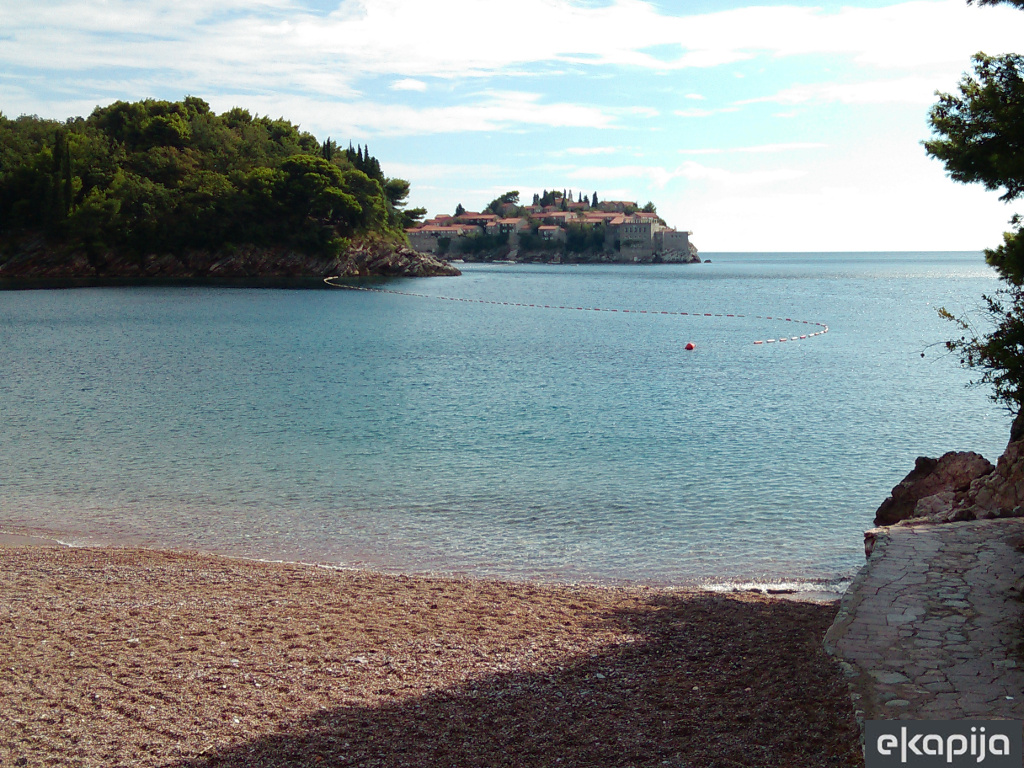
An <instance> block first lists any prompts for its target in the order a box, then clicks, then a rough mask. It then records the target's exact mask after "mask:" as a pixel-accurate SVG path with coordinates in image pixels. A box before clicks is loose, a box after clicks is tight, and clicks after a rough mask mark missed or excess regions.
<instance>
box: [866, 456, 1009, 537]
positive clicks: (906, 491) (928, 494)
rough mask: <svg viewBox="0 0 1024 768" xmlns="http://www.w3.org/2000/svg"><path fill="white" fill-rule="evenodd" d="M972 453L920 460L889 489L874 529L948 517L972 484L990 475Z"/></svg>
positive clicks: (983, 461)
mask: <svg viewBox="0 0 1024 768" xmlns="http://www.w3.org/2000/svg"><path fill="white" fill-rule="evenodd" d="M993 469H994V468H993V466H992V463H991V462H990V461H988V460H987V459H986V458H985V457H983V456H981V455H980V454H977V453H973V452H953V451H951V452H949V453H947V454H945V455H943V456H942V457H941V458H938V459H930V458H928V457H926V456H921V457H919V458H918V459H917V461H916V462H915V464H914V469H913V471H912V472H911V473H910V474H908V475H907V476H906V477H905V478H903V480H902V481H901V482H900V483H899V484H898V485H897V486H896V487H895V488H893V489H892V493H891V494H890V495H889V498H887V499H886V500H885V501H883V502H882V505H881V506H880V507H879V508H878V511H877V512H876V513H875V525H894V524H895V523H898V522H900V521H901V520H906V519H907V518H911V517H924V516H930V515H936V514H948V513H950V512H951V511H952V510H954V509H956V508H958V507H960V506H961V505H962V504H963V503H964V502H965V501H966V500H967V499H968V497H969V495H970V491H971V488H972V487H973V485H974V483H975V482H976V481H978V480H980V479H982V478H984V477H986V476H988V475H989V474H991V473H992V471H993Z"/></svg>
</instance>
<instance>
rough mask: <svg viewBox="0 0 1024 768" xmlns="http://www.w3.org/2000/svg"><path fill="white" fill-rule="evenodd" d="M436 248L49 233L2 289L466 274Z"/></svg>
mask: <svg viewBox="0 0 1024 768" xmlns="http://www.w3.org/2000/svg"><path fill="white" fill-rule="evenodd" d="M459 274H461V273H460V272H459V270H458V269H456V268H455V267H453V266H452V265H451V264H448V263H446V262H443V261H441V260H439V259H437V258H435V257H433V256H431V255H429V254H425V253H419V252H418V251H414V250H412V249H411V248H407V247H403V246H401V245H396V244H393V243H387V242H383V241H380V242H370V243H356V244H354V245H353V246H352V247H351V248H349V250H348V251H346V252H345V253H343V254H341V255H340V256H339V257H337V258H325V257H322V256H311V255H309V254H305V253H301V252H298V251H294V250H290V249H287V248H269V247H257V246H241V247H232V246H228V247H226V248H224V249H222V250H219V251H216V252H211V251H200V250H194V251H185V252H183V253H174V254H172V253H161V252H154V253H148V254H142V255H135V254H125V253H121V252H117V251H112V250H105V251H100V252H92V253H85V252H81V251H70V252H69V251H67V250H62V249H60V248H58V247H54V246H52V245H50V244H49V243H47V242H45V241H44V240H42V239H36V240H30V241H26V242H23V243H21V244H20V245H19V246H18V247H17V248H16V249H14V250H13V251H8V252H7V253H4V254H3V255H0V288H22V287H24V288H35V287H70V286H76V285H122V284H132V283H147V282H199V283H203V282H214V283H228V284H230V283H239V284H253V285H277V284H281V285H310V286H318V285H320V284H321V283H322V281H323V278H325V277H330V276H335V275H340V276H345V277H368V276H374V275H384V276H404V277H429V276H442V275H451V276H454V275H459Z"/></svg>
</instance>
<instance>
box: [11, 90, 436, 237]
mask: <svg viewBox="0 0 1024 768" xmlns="http://www.w3.org/2000/svg"><path fill="white" fill-rule="evenodd" d="M408 196H409V183H408V182H407V181H405V180H403V179H389V178H386V177H385V176H384V174H383V173H382V172H381V167H380V163H379V161H378V160H377V159H376V158H374V157H373V156H372V155H370V153H369V150H368V149H366V148H365V147H362V146H360V148H359V150H358V152H357V151H355V150H352V149H351V147H350V148H349V150H348V151H344V152H343V151H340V150H339V149H338V146H337V144H336V143H335V142H334V141H333V140H332V139H330V138H328V139H327V140H326V141H324V142H320V141H318V140H317V139H316V138H315V137H314V136H312V135H311V134H308V133H305V132H303V131H300V130H299V128H298V127H297V126H295V125H294V124H292V123H291V122H289V121H287V120H285V119H284V118H278V119H276V120H275V119H271V118H268V117H262V116H253V115H252V114H251V113H250V112H249V111H248V110H245V109H242V108H239V107H235V108H233V109H231V110H229V111H228V112H225V113H224V114H222V115H217V114H215V113H214V112H212V111H211V110H210V107H209V105H208V104H207V103H206V102H205V101H203V100H202V99H199V98H197V97H194V96H188V97H186V98H185V99H183V100H182V101H180V102H169V101H158V100H154V99H147V100H144V101H139V102H124V101H118V102H115V103H113V104H110V105H108V106H105V107H97V108H96V109H95V110H94V111H93V113H92V114H91V115H90V116H89V117H88V118H73V119H70V120H67V121H65V122H63V123H62V122H58V121H53V120H42V119H40V118H37V117H20V118H18V119H16V120H10V119H8V118H6V117H4V116H3V115H2V114H0V245H2V243H3V242H8V241H11V240H16V239H18V238H21V237H24V236H26V235H34V234H43V235H45V236H46V237H47V238H49V239H50V241H51V242H55V243H63V244H64V245H66V246H68V247H69V248H72V249H73V248H78V247H84V248H86V249H95V248H112V249H125V250H127V251H130V252H138V253H142V252H154V251H164V252H178V251H180V250H181V249H184V248H204V249H210V250H218V249H220V248H222V247H225V246H226V244H228V243H233V244H241V243H251V244H254V245H284V246H289V247H296V248H300V249H303V250H306V251H307V252H310V253H320V254H334V253H337V252H338V250H339V249H340V248H341V247H343V246H344V244H345V241H346V239H347V238H351V237H354V236H360V235H363V234H370V233H374V234H382V235H385V236H387V237H394V238H398V239H400V238H402V237H404V235H402V234H401V231H402V227H403V226H407V225H408V223H409V222H414V221H416V220H418V219H419V218H422V216H423V215H425V213H426V211H424V210H423V209H413V210H411V211H405V210H404V207H405V204H406V200H407V198H408Z"/></svg>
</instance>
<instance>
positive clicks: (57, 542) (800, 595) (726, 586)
mask: <svg viewBox="0 0 1024 768" xmlns="http://www.w3.org/2000/svg"><path fill="white" fill-rule="evenodd" d="M86 536H87V534H82V533H79V534H74V535H72V534H68V533H66V532H58V531H53V530H40V529H26V530H15V531H11V530H7V529H5V528H4V527H0V550H2V549H3V548H5V547H12V546H50V547H54V546H56V547H66V548H72V549H110V550H146V551H152V552H168V553H176V554H185V555H188V554H194V555H201V556H210V557H223V558H227V559H229V560H241V561H246V562H257V563H270V564H278V565H295V566H304V567H315V568H326V569H330V570H338V571H356V572H366V573H372V574H379V575H382V576H400V577H406V578H414V579H420V578H424V579H444V580H452V581H467V580H468V581H481V582H489V583H499V584H506V583H507V584H520V585H534V586H551V587H585V588H594V589H643V590H651V591H656V592H664V593H667V594H670V593H677V592H706V593H710V594H723V595H729V594H754V595H764V596H768V597H773V598H781V599H786V600H793V601H798V602H811V603H821V604H827V603H835V604H838V603H839V601H840V600H842V597H843V595H844V594H845V593H846V590H847V588H848V587H849V585H850V584H851V583H852V581H853V578H854V576H855V574H854V575H850V576H840V577H835V578H831V579H825V578H818V579H810V578H803V579H802V578H800V577H795V576H792V577H787V576H780V577H773V578H759V577H757V576H737V577H731V578H724V579H722V580H721V581H712V580H711V579H712V578H713V577H691V578H689V579H687V580H683V581H680V582H678V583H670V582H664V581H655V580H651V581H643V580H639V579H628V578H597V577H595V578H559V577H550V576H542V575H539V574H537V575H532V576H523V577H521V578H516V577H511V576H502V575H491V574H475V573H473V572H472V570H471V569H456V570H416V569H410V568H402V567H394V566H379V565H375V564H373V563H372V562H367V561H360V562H359V563H357V564H351V565H350V564H345V563H333V562H329V561H326V560H317V559H302V558H299V559H293V558H286V557H275V556H252V555H243V554H236V553H232V552H224V551H218V550H211V549H204V548H202V547H200V546H183V547H175V546H166V545H151V544H146V543H142V542H138V541H118V542H115V541H111V540H110V539H109V538H106V539H100V540H98V541H90V542H87V543H81V542H80V541H76V539H79V540H80V539H81V538H83V537H86Z"/></svg>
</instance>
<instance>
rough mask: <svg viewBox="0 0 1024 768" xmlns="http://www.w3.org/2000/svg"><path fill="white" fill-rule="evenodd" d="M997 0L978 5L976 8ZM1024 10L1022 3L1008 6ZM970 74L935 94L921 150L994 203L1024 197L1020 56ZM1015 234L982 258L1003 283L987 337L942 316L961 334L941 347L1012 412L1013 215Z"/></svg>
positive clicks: (1015, 331)
mask: <svg viewBox="0 0 1024 768" xmlns="http://www.w3.org/2000/svg"><path fill="white" fill-rule="evenodd" d="M968 1H970V0H968ZM998 1H999V0H981V4H982V5H986V4H994V3H995V2H998ZM1012 4H1013V5H1018V6H1020V7H1024V0H1012ZM973 60H974V74H973V75H971V74H966V75H964V77H963V78H962V79H961V80H960V83H959V91H960V92H959V94H946V93H940V94H938V96H939V101H938V103H937V104H936V105H935V106H934V107H932V110H931V112H930V115H929V120H930V123H931V127H932V130H933V131H934V133H935V134H936V136H935V137H934V138H932V139H931V140H930V141H926V142H925V143H924V146H925V149H926V150H927V152H928V154H930V155H931V156H932V157H935V158H937V159H939V160H941V161H942V162H943V163H944V164H945V166H946V170H947V172H948V173H949V175H950V176H951V177H952V178H953V179H955V180H956V181H959V182H963V183H968V182H970V183H980V184H983V185H984V186H985V188H986V189H990V190H998V189H1002V190H1003V194H1002V195H1001V196H1000V199H1002V200H1004V201H1009V200H1014V199H1016V198H1018V197H1020V196H1021V195H1022V194H1024V77H1022V70H1024V57H1022V56H1020V55H1018V54H1007V55H1004V56H987V55H985V54H984V53H978V54H976V55H975V56H974V59H973ZM1011 224H1012V225H1013V227H1014V229H1013V231H1010V232H1006V233H1004V235H1003V243H1002V244H1001V245H1000V246H998V247H996V248H994V249H988V250H986V251H985V259H986V261H988V263H989V264H991V265H992V266H993V267H995V269H996V270H997V272H998V273H999V277H1000V278H1001V280H1002V281H1003V287H1001V288H1000V290H999V291H998V292H997V293H996V295H995V296H984V297H983V299H984V302H985V311H984V312H985V321H986V325H988V326H990V327H991V328H993V330H991V331H988V332H983V331H980V330H978V329H977V326H975V325H974V324H973V323H972V322H971V321H970V320H968V319H966V318H963V317H960V318H957V317H954V316H953V315H952V314H950V313H949V312H948V311H946V310H945V309H942V310H940V315H941V316H942V317H944V318H945V319H947V320H950V321H952V322H954V323H955V324H956V325H957V327H958V328H959V329H960V331H961V335H960V337H959V338H958V339H953V340H951V341H948V342H947V343H946V347H947V349H949V350H950V351H951V352H954V353H956V354H958V355H959V356H960V362H961V364H962V365H965V366H967V367H971V368H976V369H980V370H981V371H982V375H981V379H980V380H979V381H978V382H977V383H979V384H987V385H989V386H991V387H992V395H991V396H992V399H994V400H995V401H997V402H1000V403H1002V404H1003V405H1005V406H1006V407H1007V408H1008V409H1009V410H1010V411H1011V412H1014V413H1020V412H1021V406H1022V405H1024V232H1022V227H1021V220H1020V218H1019V217H1018V216H1014V217H1013V219H1012V221H1011Z"/></svg>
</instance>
